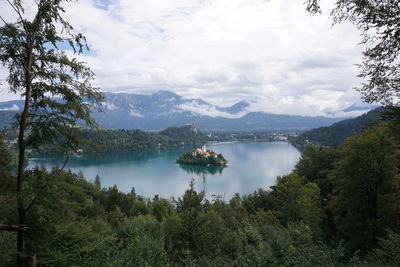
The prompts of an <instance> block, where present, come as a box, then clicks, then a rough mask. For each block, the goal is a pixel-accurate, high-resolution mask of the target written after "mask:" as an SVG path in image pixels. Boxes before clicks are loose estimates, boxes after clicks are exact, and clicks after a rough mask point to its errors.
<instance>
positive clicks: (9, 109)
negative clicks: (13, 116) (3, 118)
mask: <svg viewBox="0 0 400 267" xmlns="http://www.w3.org/2000/svg"><path fill="white" fill-rule="evenodd" d="M18 110H19V107H18V106H17V105H16V104H14V105H12V106H11V107H9V108H0V111H18Z"/></svg>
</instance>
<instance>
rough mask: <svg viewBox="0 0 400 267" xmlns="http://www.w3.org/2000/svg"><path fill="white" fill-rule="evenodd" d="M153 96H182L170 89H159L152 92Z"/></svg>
mask: <svg viewBox="0 0 400 267" xmlns="http://www.w3.org/2000/svg"><path fill="white" fill-rule="evenodd" d="M152 96H162V97H176V98H180V96H179V95H177V94H175V93H174V92H171V91H168V90H159V91H157V92H155V93H154V94H152Z"/></svg>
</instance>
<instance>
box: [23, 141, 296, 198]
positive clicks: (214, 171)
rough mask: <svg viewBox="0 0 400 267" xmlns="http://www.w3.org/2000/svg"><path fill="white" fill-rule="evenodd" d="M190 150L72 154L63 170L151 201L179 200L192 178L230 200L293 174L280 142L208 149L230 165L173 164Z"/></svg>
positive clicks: (290, 156)
mask: <svg viewBox="0 0 400 267" xmlns="http://www.w3.org/2000/svg"><path fill="white" fill-rule="evenodd" d="M191 149H193V147H181V148H174V149H166V150H153V151H139V152H123V153H101V154H85V155H80V156H72V157H70V158H69V160H68V162H67V165H66V167H65V168H66V169H68V168H69V169H71V171H73V172H76V173H77V172H79V171H82V172H83V174H84V176H85V178H86V179H88V180H94V178H95V176H96V175H97V174H98V175H99V176H100V179H101V183H102V186H103V187H108V186H113V185H114V184H116V185H117V186H118V188H119V189H120V190H121V191H124V192H130V191H131V189H132V187H134V188H135V190H136V193H137V194H139V195H142V196H145V197H150V198H152V197H153V196H154V195H156V194H158V195H160V196H162V197H166V198H169V197H172V196H175V197H179V196H182V194H183V193H184V192H185V190H186V189H187V188H188V185H189V183H190V180H191V179H192V178H194V179H195V182H196V189H197V190H205V191H206V194H207V197H208V198H211V196H212V195H221V196H222V198H223V199H225V200H229V199H230V197H231V196H232V195H233V194H234V193H240V194H249V193H252V192H253V191H254V190H256V189H257V188H258V187H263V188H268V187H269V186H271V185H273V184H275V181H276V177H277V176H279V175H285V174H288V173H290V172H291V171H292V169H293V167H294V165H295V164H296V162H297V161H298V159H299V158H300V152H299V151H298V150H297V149H296V148H295V147H293V146H292V145H290V144H288V143H284V142H271V143H261V142H258V143H242V142H235V143H217V144H213V145H209V146H207V149H212V150H214V151H216V152H218V153H222V154H223V155H224V157H225V158H226V159H227V160H228V161H229V166H227V167H224V168H222V167H199V166H188V165H179V164H177V163H175V160H176V159H177V158H178V156H179V155H180V154H181V153H182V152H185V151H189V150H191ZM63 163H64V159H63V158H61V157H52V158H44V157H41V158H31V159H29V164H28V168H33V167H34V166H36V165H40V166H44V167H46V168H47V169H50V168H51V167H53V166H62V165H63Z"/></svg>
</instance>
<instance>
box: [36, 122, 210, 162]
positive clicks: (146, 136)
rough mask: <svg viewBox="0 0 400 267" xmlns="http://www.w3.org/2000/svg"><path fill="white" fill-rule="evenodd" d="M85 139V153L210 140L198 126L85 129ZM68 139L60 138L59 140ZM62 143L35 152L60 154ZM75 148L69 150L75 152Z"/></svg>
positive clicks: (78, 147)
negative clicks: (163, 128) (148, 128)
mask: <svg viewBox="0 0 400 267" xmlns="http://www.w3.org/2000/svg"><path fill="white" fill-rule="evenodd" d="M81 139H83V140H85V142H84V143H81V144H80V146H76V148H75V151H76V150H79V149H81V150H82V151H83V152H89V151H92V152H123V151H138V150H145V149H163V148H167V147H174V146H181V145H194V144H203V143H204V142H207V141H209V140H210V139H209V138H208V137H207V136H206V135H205V134H203V133H202V132H201V131H200V129H198V128H197V127H196V126H195V125H193V124H190V125H184V126H181V127H169V128H167V129H165V130H163V131H161V132H158V133H157V132H144V131H141V130H97V131H88V130H85V131H82V136H81ZM63 141H65V140H60V141H59V143H61V142H63ZM58 147H59V144H54V143H49V144H43V145H41V146H39V147H37V148H36V149H35V150H34V151H33V153H35V154H39V155H44V154H57V153H59V148H58ZM75 151H69V152H70V153H71V152H75Z"/></svg>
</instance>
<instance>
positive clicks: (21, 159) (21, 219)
mask: <svg viewBox="0 0 400 267" xmlns="http://www.w3.org/2000/svg"><path fill="white" fill-rule="evenodd" d="M27 57H28V62H27V66H26V69H25V104H24V110H23V111H22V113H21V117H20V120H19V134H18V146H19V151H18V152H19V153H18V171H17V188H16V189H17V190H16V193H17V209H18V223H19V224H25V213H26V211H25V209H24V203H23V199H22V183H23V178H24V165H25V129H26V120H27V118H28V115H29V103H30V101H31V73H30V70H31V67H32V48H30V49H29V50H28V52H27ZM23 252H24V232H23V231H18V235H17V266H18V267H23V265H24V260H23Z"/></svg>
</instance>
